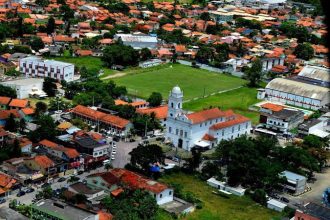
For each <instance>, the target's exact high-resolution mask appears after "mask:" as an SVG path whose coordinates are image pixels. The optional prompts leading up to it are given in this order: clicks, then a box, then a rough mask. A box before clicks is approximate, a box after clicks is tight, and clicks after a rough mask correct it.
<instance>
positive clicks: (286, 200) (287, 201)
mask: <svg viewBox="0 0 330 220" xmlns="http://www.w3.org/2000/svg"><path fill="white" fill-rule="evenodd" d="M281 201H282V202H285V203H289V202H290V200H288V199H287V198H285V197H281Z"/></svg>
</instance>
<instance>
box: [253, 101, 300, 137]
mask: <svg viewBox="0 0 330 220" xmlns="http://www.w3.org/2000/svg"><path fill="white" fill-rule="evenodd" d="M259 113H260V123H262V124H264V125H265V127H266V128H267V129H270V130H272V131H278V132H283V133H287V132H288V131H290V130H291V129H294V128H296V127H298V125H299V124H300V123H302V122H303V121H304V112H303V111H300V110H297V109H292V108H285V107H284V106H282V105H276V104H272V103H265V104H263V105H261V106H260V110H259Z"/></svg>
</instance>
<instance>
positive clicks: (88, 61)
mask: <svg viewBox="0 0 330 220" xmlns="http://www.w3.org/2000/svg"><path fill="white" fill-rule="evenodd" d="M53 59H54V60H58V61H62V62H67V63H72V64H74V65H75V67H79V68H80V67H82V66H85V67H86V68H87V69H97V70H98V71H99V70H100V69H103V71H104V74H103V75H102V76H101V77H105V76H108V75H111V74H113V73H115V71H114V70H111V69H109V68H108V67H105V66H103V62H102V60H101V59H100V58H98V57H90V56H86V57H66V56H63V57H55V58H53Z"/></svg>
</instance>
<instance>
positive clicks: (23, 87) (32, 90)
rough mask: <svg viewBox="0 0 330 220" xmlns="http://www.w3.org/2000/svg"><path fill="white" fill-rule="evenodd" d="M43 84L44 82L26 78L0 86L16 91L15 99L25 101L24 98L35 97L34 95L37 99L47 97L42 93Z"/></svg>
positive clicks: (3, 83)
mask: <svg viewBox="0 0 330 220" xmlns="http://www.w3.org/2000/svg"><path fill="white" fill-rule="evenodd" d="M43 82H44V80H43V79H34V78H28V79H19V80H12V81H6V82H0V84H2V85H4V86H8V87H10V88H12V89H14V90H16V93H17V98H19V99H25V98H29V97H30V96H36V95H37V96H38V97H45V96H47V94H46V93H45V92H44V91H42V87H43Z"/></svg>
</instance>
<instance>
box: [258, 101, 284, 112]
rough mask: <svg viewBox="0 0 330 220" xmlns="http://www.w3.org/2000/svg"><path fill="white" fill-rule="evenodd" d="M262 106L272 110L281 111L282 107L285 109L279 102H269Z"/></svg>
mask: <svg viewBox="0 0 330 220" xmlns="http://www.w3.org/2000/svg"><path fill="white" fill-rule="evenodd" d="M260 107H262V108H265V109H269V110H272V111H274V112H279V111H281V110H282V109H284V106H282V105H277V104H273V103H269V102H268V103H265V104H263V105H261V106H260Z"/></svg>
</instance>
